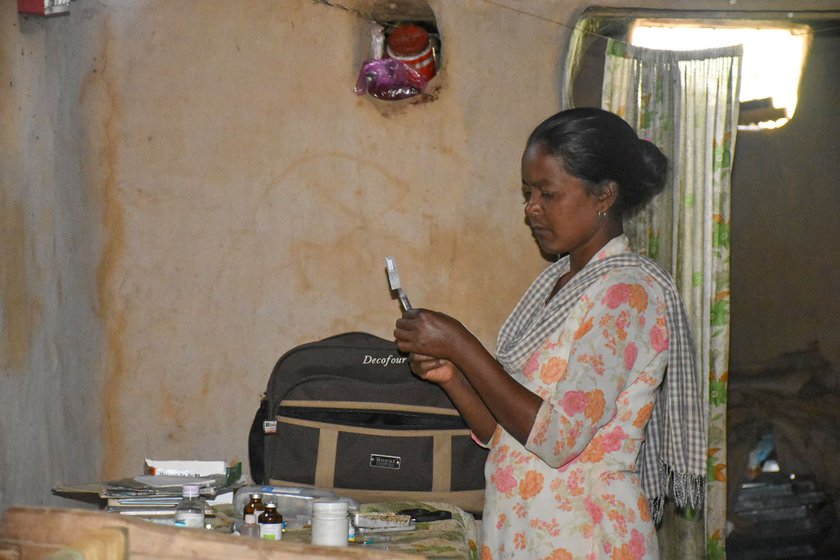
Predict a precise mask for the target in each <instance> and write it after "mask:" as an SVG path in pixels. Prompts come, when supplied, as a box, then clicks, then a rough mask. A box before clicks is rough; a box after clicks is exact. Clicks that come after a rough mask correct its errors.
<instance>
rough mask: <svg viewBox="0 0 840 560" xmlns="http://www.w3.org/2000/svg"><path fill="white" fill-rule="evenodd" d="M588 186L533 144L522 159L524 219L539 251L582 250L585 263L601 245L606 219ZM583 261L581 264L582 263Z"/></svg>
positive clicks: (569, 251) (602, 208) (559, 252)
mask: <svg viewBox="0 0 840 560" xmlns="http://www.w3.org/2000/svg"><path fill="white" fill-rule="evenodd" d="M587 185H588V183H587V182H586V181H584V180H583V179H579V178H577V177H574V176H572V175H569V174H568V173H567V172H566V170H565V169H564V168H563V165H562V163H561V160H560V158H558V157H554V156H551V155H548V154H546V153H545V150H544V149H543V148H542V147H541V146H539V145H537V146H531V147H529V148H528V149H526V150H525V153H524V154H523V156H522V195H523V196H524V197H525V217H526V218H527V221H528V225H530V226H531V231H532V232H533V234H534V237H536V239H537V241H538V242H539V244H540V247H542V250H543V252H545V253H548V254H553V255H559V254H562V253H572V254H574V253H576V252H578V253H579V252H580V251H581V250H582V251H583V253H582V255H584V256H586V255H587V254H588V253H590V251H591V254H588V256H586V261H588V258H591V256H592V255H594V254H595V252H597V250H598V249H600V248H601V246H603V240H602V238H601V237H600V236H599V234H600V233H601V232H602V229H603V226H604V222H605V221H606V219H607V218H605V217H603V216H599V215H598V212H599V211H600V210H606V205H605V204H604V202H603V200H599V199H598V197H597V196H595V195H593V194H590V193H589V190H587ZM586 261H584V262H586Z"/></svg>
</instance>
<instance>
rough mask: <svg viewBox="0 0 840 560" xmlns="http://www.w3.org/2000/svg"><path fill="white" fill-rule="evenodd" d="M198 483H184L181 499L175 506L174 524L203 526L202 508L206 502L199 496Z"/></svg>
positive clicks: (205, 505)
mask: <svg viewBox="0 0 840 560" xmlns="http://www.w3.org/2000/svg"><path fill="white" fill-rule="evenodd" d="M198 494H199V487H198V484H184V486H183V487H182V488H181V495H182V496H183V497H182V498H181V501H180V502H178V505H176V506H175V525H177V526H179V527H198V528H204V509H205V508H206V507H207V504H206V503H205V502H204V500H203V499H201V498H200V497H199V495H198Z"/></svg>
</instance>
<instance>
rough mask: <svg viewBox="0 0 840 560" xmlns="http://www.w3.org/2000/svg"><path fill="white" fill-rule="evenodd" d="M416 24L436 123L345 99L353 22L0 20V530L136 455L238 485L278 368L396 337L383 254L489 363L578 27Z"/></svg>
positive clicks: (114, 1)
mask: <svg viewBox="0 0 840 560" xmlns="http://www.w3.org/2000/svg"><path fill="white" fill-rule="evenodd" d="M336 4H338V3H336ZM696 4H697V3H696V2H688V1H683V2H673V1H671V2H664V1H663V2H655V1H651V0H640V1H638V2H632V3H630V2H624V1H622V2H614V3H613V5H615V6H616V7H628V6H639V7H655V8H666V7H667V8H675V9H679V8H680V7H681V6H682V7H685V8H689V7H690V8H695V9H696V8H697V5H696ZM801 4H807V5H801V6H798V7H799V8H800V9H808V8H811V9H827V8H829V7H835V8H836V7H837V2H826V1H817V2H804V3H801ZM344 5H346V6H349V7H350V8H353V7H354V6H355V7H364V3H362V2H361V1H360V2H358V3H356V2H352V1H350V0H348V2H346V3H344ZM431 5H432V8H433V9H434V10H435V13H436V16H437V20H438V26H439V29H440V30H441V33H442V36H443V40H444V49H445V51H444V56H445V62H444V68H443V70H442V72H441V74H440V75H439V76H438V78H436V81H435V82H433V84H432V86H433V97H434V100H433V101H431V102H428V103H419V104H415V103H411V102H403V103H399V104H392V105H391V104H386V105H387V106H386V105H383V102H376V101H374V100H372V99H370V98H367V97H358V96H356V95H355V94H354V93H353V92H352V86H353V84H354V83H355V81H356V73H357V70H358V66H359V63H360V62H361V60H362V59H363V58H364V56H365V49H366V46H367V45H366V40H365V36H366V35H365V34H366V22H365V21H364V20H363V19H362V18H360V17H358V16H357V15H356V14H355V13H354V11H353V10H352V9H351V10H346V9H342V8H340V7H335V6H327V5H325V4H323V3H315V2H312V1H310V0H284V1H282V2H278V1H268V0H238V1H237V2H230V1H221V0H207V1H203V2H200V3H199V2H189V3H186V2H177V1H167V0H130V1H129V0H76V1H75V2H73V3H72V4H71V14H70V15H69V16H64V17H58V18H51V19H39V18H25V17H20V16H18V15H17V13H16V10H15V7H16V2H14V1H13V0H0V122H2V126H0V215H2V221H0V255H2V268H0V322H1V324H2V331H0V332H1V333H2V334H0V438H3V440H2V445H0V511H2V510H3V509H5V508H6V507H8V506H9V505H11V504H19V503H27V504H47V503H53V504H54V503H61V500H60V499H59V498H57V497H54V496H51V495H50V492H49V487H50V486H51V485H52V484H54V483H58V482H67V483H70V482H84V481H90V480H98V479H103V478H113V477H121V476H128V475H132V474H137V473H138V471H139V470H140V469H141V467H142V461H143V458H144V457H153V458H194V459H216V458H222V459H240V460H243V461H245V460H246V458H247V431H248V428H249V425H250V421H251V418H252V416H253V413H254V411H255V409H256V406H257V404H258V400H259V395H260V393H261V392H262V391H263V390H264V388H265V384H266V381H267V378H268V374H269V372H270V371H271V368H272V367H273V365H274V362H275V361H276V359H277V358H278V357H279V356H280V355H281V354H282V353H283V352H285V351H286V350H288V349H289V348H291V347H293V346H295V345H297V344H299V343H302V342H306V341H310V340H314V339H318V338H322V337H325V336H329V335H332V334H335V333H338V332H342V331H347V330H363V331H369V332H371V333H374V334H377V335H380V336H383V337H389V336H390V333H391V330H392V328H393V322H394V320H395V319H396V318H397V316H398V307H397V304H396V303H395V302H394V301H393V300H391V299H390V298H389V294H388V290H387V284H386V280H385V274H384V270H383V258H384V256H385V255H394V256H395V257H396V258H397V261H398V262H399V265H400V269H401V276H402V278H403V281H404V284H405V285H406V287H407V289H408V290H409V291H410V294H411V297H412V302H413V303H415V304H416V305H420V306H425V307H433V308H439V309H442V310H445V311H447V312H448V313H450V314H452V315H454V316H456V317H459V318H461V319H462V320H463V321H464V322H465V323H466V324H467V325H468V326H469V327H470V328H471V329H472V330H473V332H475V333H476V335H477V336H478V337H479V338H480V339H482V340H483V341H484V342H485V343H486V344H487V345H488V347H490V349H491V350H492V349H494V337H495V333H496V331H497V329H498V327H499V326H500V324H501V322H502V321H503V320H504V318H505V316H506V315H507V313H508V312H509V310H510V309H511V307H512V306H513V305H514V304H515V302H516V301H517V299H518V297H519V296H520V294H521V292H522V291H523V290H524V288H525V287H526V286H527V285H528V284H529V283H530V281H531V279H532V278H533V277H534V276H535V275H536V273H537V272H538V271H539V270H541V269H542V267H543V266H544V264H545V263H544V261H543V260H542V259H541V257H540V255H539V252H538V251H537V248H536V246H535V245H534V243H533V241H532V239H531V238H530V235H529V233H528V230H527V228H526V227H525V226H524V224H523V216H522V207H521V204H520V195H519V157H520V151H521V148H522V146H523V143H524V140H525V138H526V136H527V134H528V132H529V131H530V130H531V128H532V127H533V126H534V125H535V124H536V123H537V122H539V120H541V119H542V118H543V117H545V116H547V115H549V114H551V113H552V112H554V111H555V110H556V109H557V108H558V105H559V101H558V98H559V93H558V82H559V73H560V64H561V61H562V60H563V53H564V51H565V45H566V42H567V40H568V29H569V28H568V26H570V25H572V24H573V23H574V21H575V19H576V17H577V14H578V13H579V12H580V11H581V10H582V9H583V8H584V7H585V6H584V3H582V2H562V3H560V2H554V1H551V0H532V1H530V2H507V3H506V2H482V1H478V0H458V1H449V0H447V1H444V0H433V1H432V2H431ZM704 5H705V6H706V7H707V8H708V9H721V10H722V9H727V8H730V7H731V2H730V1H729V0H725V1H715V2H705V3H704ZM788 6H789V2H781V1H752V2H747V1H744V2H739V4H738V8H739V9H750V8H754V9H785V8H786V7H788ZM246 468H247V465H246Z"/></svg>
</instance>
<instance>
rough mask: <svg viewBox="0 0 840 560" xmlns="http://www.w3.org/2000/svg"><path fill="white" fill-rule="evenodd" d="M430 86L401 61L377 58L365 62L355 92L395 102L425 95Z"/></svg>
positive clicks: (415, 71)
mask: <svg viewBox="0 0 840 560" xmlns="http://www.w3.org/2000/svg"><path fill="white" fill-rule="evenodd" d="M427 84H428V82H427V80H426V78H424V77H423V76H421V75H420V73H419V72H417V70H415V69H414V68H412V67H411V66H409V65H407V64H406V63H405V62H403V61H401V60H396V59H394V58H376V59H373V60H368V61H365V63H364V64H363V65H362V68H361V70H359V79H358V80H356V87H355V89H354V91H355V92H356V93H357V94H359V95H363V94H364V93H369V94H371V95H372V96H374V97H375V98H377V99H385V100H388V101H393V100H395V99H405V98H406V97H412V96H414V95H417V94H420V93H423V92H424V91H425V90H426V85H427Z"/></svg>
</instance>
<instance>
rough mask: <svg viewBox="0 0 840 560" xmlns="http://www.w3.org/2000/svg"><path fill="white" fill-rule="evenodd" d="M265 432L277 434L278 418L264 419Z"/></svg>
mask: <svg viewBox="0 0 840 560" xmlns="http://www.w3.org/2000/svg"><path fill="white" fill-rule="evenodd" d="M263 433H264V434H276V433H277V420H263Z"/></svg>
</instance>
